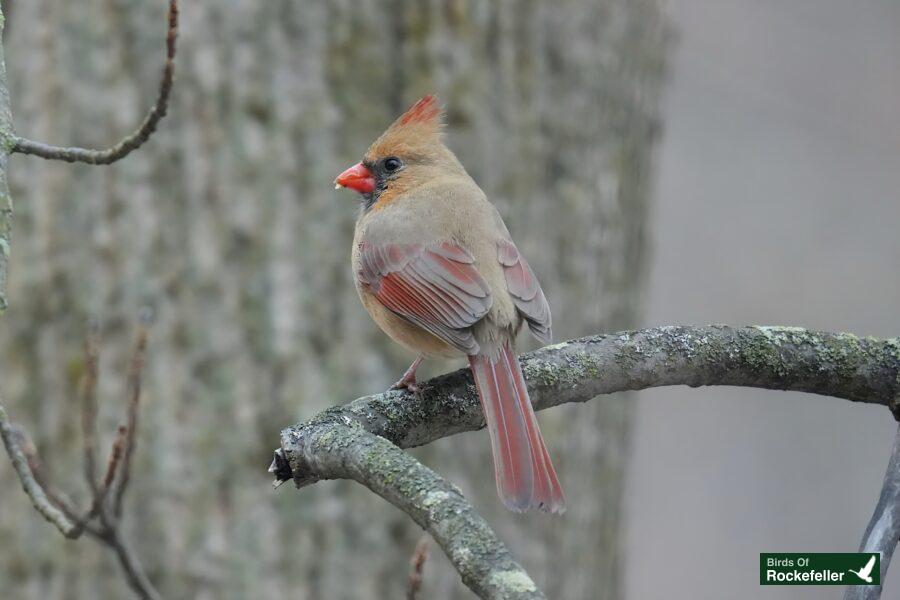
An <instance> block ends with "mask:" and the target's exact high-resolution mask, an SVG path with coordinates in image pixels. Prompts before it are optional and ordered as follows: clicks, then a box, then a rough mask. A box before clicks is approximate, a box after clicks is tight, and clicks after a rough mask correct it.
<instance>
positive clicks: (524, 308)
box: [497, 240, 553, 344]
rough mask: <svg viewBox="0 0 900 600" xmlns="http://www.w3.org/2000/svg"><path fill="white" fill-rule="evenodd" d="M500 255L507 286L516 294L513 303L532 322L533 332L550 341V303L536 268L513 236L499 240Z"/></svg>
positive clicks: (511, 293) (530, 327) (498, 249)
mask: <svg viewBox="0 0 900 600" xmlns="http://www.w3.org/2000/svg"><path fill="white" fill-rule="evenodd" d="M497 258H498V260H499V261H500V264H501V265H503V274H504V276H505V277H506V287H507V289H508V290H509V293H510V295H511V296H512V297H513V303H514V304H515V305H516V308H517V309H518V310H519V313H520V314H521V315H522V317H523V318H524V319H525V321H526V322H527V323H528V328H529V329H530V330H531V333H532V334H533V335H534V337H536V338H537V339H538V340H539V341H540V342H541V343H543V344H549V343H550V342H552V341H553V331H552V323H551V317H550V305H549V304H548V303H547V298H546V297H545V296H544V291H543V290H542V289H541V284H540V282H538V280H537V277H535V275H534V271H532V270H531V267H530V266H529V265H528V262H526V260H525V258H524V257H523V256H522V255H521V254H520V253H519V249H518V248H516V245H515V244H514V243H512V242H511V241H509V240H500V242H498V244H497Z"/></svg>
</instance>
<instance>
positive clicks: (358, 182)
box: [334, 163, 375, 194]
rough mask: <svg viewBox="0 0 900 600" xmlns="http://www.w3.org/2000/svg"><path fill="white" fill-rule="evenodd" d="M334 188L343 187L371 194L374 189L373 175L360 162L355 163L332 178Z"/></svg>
mask: <svg viewBox="0 0 900 600" xmlns="http://www.w3.org/2000/svg"><path fill="white" fill-rule="evenodd" d="M334 183H335V188H338V187H345V188H350V189H351V190H356V191H357V192H359V193H360V194H371V193H372V192H374V191H375V176H374V175H372V171H370V170H369V169H368V168H366V166H365V165H364V164H362V163H356V164H355V165H353V166H352V167H350V168H349V169H347V170H346V171H344V172H343V173H341V174H340V175H338V176H337V179H335V180H334Z"/></svg>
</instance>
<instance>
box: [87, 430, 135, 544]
mask: <svg viewBox="0 0 900 600" xmlns="http://www.w3.org/2000/svg"><path fill="white" fill-rule="evenodd" d="M127 437H128V434H127V430H126V427H125V426H124V425H119V428H118V429H117V430H116V438H115V440H114V441H113V445H112V448H111V449H110V451H109V459H108V460H107V463H106V474H105V475H104V476H103V483H102V484H101V485H100V486H99V487H98V488H97V489H96V491H95V492H94V499H93V501H92V502H91V508H90V510H88V512H87V513H85V515H84V516H83V517H81V518H80V519H79V520H78V524H77V529H78V533H79V534H80V532H81V530H83V529H85V528H86V527H87V526H88V524H89V523H90V522H91V520H92V519H94V518H95V517H97V516H99V515H100V512H101V511H102V510H103V503H104V502H106V497H107V496H108V494H109V490H110V489H112V484H113V480H115V478H116V471H117V469H118V467H119V464H120V462H121V461H122V454H123V453H124V450H125V445H126V443H127V442H126V440H127ZM98 531H102V530H98Z"/></svg>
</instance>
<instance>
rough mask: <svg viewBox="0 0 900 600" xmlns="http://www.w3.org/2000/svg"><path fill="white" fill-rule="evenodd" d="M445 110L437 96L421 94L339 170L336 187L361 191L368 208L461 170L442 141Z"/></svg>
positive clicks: (364, 204)
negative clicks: (355, 159)
mask: <svg viewBox="0 0 900 600" xmlns="http://www.w3.org/2000/svg"><path fill="white" fill-rule="evenodd" d="M443 116H444V111H443V110H442V109H441V106H440V103H439V102H438V99H437V97H436V96H433V95H428V96H425V97H424V98H422V99H421V100H419V101H418V102H416V103H415V104H414V105H413V106H412V107H410V109H409V110H407V111H406V112H405V113H403V114H402V115H400V117H398V118H397V120H396V121H394V122H393V123H392V124H391V126H390V127H388V128H387V130H385V132H384V133H382V134H381V136H380V137H379V138H378V139H377V140H375V142H374V143H373V144H372V145H371V146H370V147H369V149H368V150H367V151H366V154H365V156H363V159H362V161H360V162H358V163H357V164H355V165H353V166H352V167H350V168H348V169H347V170H345V171H344V172H343V173H341V174H340V175H338V176H337V179H335V180H334V183H335V188H341V187H345V188H348V189H351V190H354V191H357V192H359V193H360V194H361V195H362V198H363V207H364V209H365V210H368V209H370V208H373V207H375V206H376V205H377V206H384V205H386V204H388V203H389V202H391V201H392V200H394V199H396V198H397V197H399V196H401V195H402V194H403V193H405V192H408V191H410V190H413V189H415V188H416V187H418V186H420V185H422V184H425V183H427V182H429V181H431V180H432V179H434V178H435V177H439V176H442V175H448V174H452V173H454V172H462V173H464V172H465V171H464V170H463V168H462V165H460V163H459V161H458V160H457V159H456V157H455V156H454V155H453V153H452V152H451V151H450V150H449V149H448V148H447V147H446V146H445V145H444V142H443V139H442V138H443V129H444V121H443Z"/></svg>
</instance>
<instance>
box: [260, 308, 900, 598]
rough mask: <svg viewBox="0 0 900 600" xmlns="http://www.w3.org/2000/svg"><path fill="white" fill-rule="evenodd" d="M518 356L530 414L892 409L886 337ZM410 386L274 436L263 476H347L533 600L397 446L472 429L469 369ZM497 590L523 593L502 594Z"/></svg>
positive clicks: (484, 584)
mask: <svg viewBox="0 0 900 600" xmlns="http://www.w3.org/2000/svg"><path fill="white" fill-rule="evenodd" d="M521 360H522V367H523V370H524V372H525V377H526V379H527V381H528V389H529V392H530V394H531V399H532V402H534V405H535V409H537V410H542V409H545V408H550V407H551V406H556V405H559V404H564V403H567V402H585V401H588V400H591V399H593V398H595V397H597V396H598V395H601V394H609V393H613V392H619V391H626V390H640V389H646V388H650V387H658V386H668V385H689V386H693V387H696V386H701V385H737V386H746V387H758V388H766V389H775V390H795V391H803V392H810V393H814V394H821V395H828V396H834V397H837V398H844V399H847V400H852V401H858V402H869V403H874V404H882V405H885V406H888V407H890V408H891V410H892V412H894V414H895V415H897V414H900V409H898V404H900V340H898V339H896V338H894V339H889V340H876V339H872V338H865V339H863V338H859V337H856V336H854V335H850V334H846V333H839V334H833V333H820V332H813V331H808V330H805V329H801V328H794V327H740V328H734V327H728V326H724V325H717V326H710V327H657V328H651V329H644V330H640V331H631V332H621V333H615V334H609V335H598V336H591V337H587V338H582V339H578V340H572V341H570V342H564V343H561V344H556V345H553V346H547V347H546V348H542V349H540V350H537V351H535V352H531V353H529V354H526V355H524V356H522V357H521ZM420 387H421V388H422V390H421V392H420V393H419V394H410V393H407V392H404V391H389V392H385V393H383V394H377V395H374V396H368V397H365V398H360V399H358V400H356V401H354V402H351V403H350V404H347V405H344V406H338V407H334V408H331V409H328V410H326V411H324V412H322V413H320V414H318V415H317V416H315V417H313V418H312V419H311V420H310V421H307V422H306V423H302V424H299V425H296V426H294V427H289V428H287V429H285V430H284V431H282V433H281V448H280V449H279V450H277V451H276V455H275V460H274V462H273V463H272V466H271V467H270V470H271V471H272V472H273V473H275V476H276V478H277V479H278V480H285V479H291V478H293V480H294V482H295V483H296V484H297V486H298V487H302V486H304V485H308V484H311V483H315V482H316V481H318V480H320V479H333V478H344V479H354V480H355V481H358V482H360V483H362V484H363V485H365V486H366V487H368V488H369V489H371V490H372V491H374V492H375V493H377V494H378V495H380V496H382V497H383V498H385V499H386V500H388V501H389V502H391V503H392V504H394V505H395V506H397V507H398V508H400V509H401V510H404V511H405V512H406V513H407V514H409V515H410V517H412V518H413V520H415V521H416V522H417V523H419V524H420V525H421V526H422V527H423V528H425V529H426V530H427V531H428V532H429V533H431V534H432V536H433V537H434V538H435V540H436V541H437V542H438V544H439V545H440V546H441V548H442V549H443V550H444V551H445V552H446V553H447V556H448V557H449V558H450V560H451V562H452V563H453V564H454V566H455V567H456V569H457V570H458V571H459V572H460V574H461V575H462V578H463V581H464V582H465V583H466V585H468V586H469V587H470V588H471V589H472V590H473V591H475V593H476V594H479V596H480V597H482V598H498V597H504V598H540V597H543V596H542V595H541V593H540V592H539V591H538V590H537V589H536V588H534V587H533V586H534V584H533V582H532V581H531V579H530V578H528V575H527V574H526V573H525V572H524V571H522V570H521V567H519V566H518V565H517V564H516V563H515V562H514V561H513V559H512V558H511V557H510V556H509V553H508V551H507V550H506V549H505V548H504V547H503V546H502V544H500V542H499V541H498V540H497V539H496V537H495V536H494V534H493V532H491V530H490V529H489V528H488V526H487V524H486V523H485V522H484V521H483V519H481V517H480V516H478V515H477V514H476V513H474V511H473V510H472V508H471V506H470V505H469V504H468V502H466V500H465V499H464V498H463V497H462V496H461V495H460V494H459V492H458V491H457V490H455V488H452V486H449V484H447V483H446V482H444V481H443V480H442V479H440V477H438V476H437V475H436V474H435V473H433V472H432V471H430V470H429V469H427V468H425V467H423V466H422V465H420V464H419V463H418V462H417V461H415V460H414V459H413V458H412V457H410V456H409V455H407V454H405V453H404V452H402V451H400V450H399V448H398V447H397V446H399V447H400V448H408V447H412V446H419V445H423V444H427V443H429V442H431V441H434V440H436V439H439V438H442V437H446V436H449V435H453V434H456V433H460V432H463V431H471V430H475V429H480V428H482V427H484V417H483V416H482V412H481V407H480V404H479V402H478V398H477V395H476V393H475V387H474V385H473V383H472V378H471V375H470V373H469V372H468V371H457V372H455V373H450V374H448V375H444V376H442V377H438V378H435V379H433V380H431V381H429V382H427V383H425V384H424V385H420ZM393 444H396V446H394V445H393ZM454 511H458V512H454ZM476 549H477V552H478V553H479V554H478V555H477V556H473V554H472V553H473V552H476ZM503 583H510V584H511V585H512V587H514V588H516V589H520V590H522V589H524V590H525V591H524V592H522V593H521V594H519V595H514V594H513V595H503V594H506V593H507V592H508V591H509V590H508V589H506V588H504V587H503V585H502V584H503ZM501 589H502V590H504V591H502V592H501V591H499V590H501Z"/></svg>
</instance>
